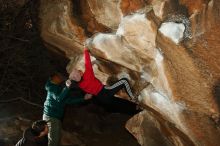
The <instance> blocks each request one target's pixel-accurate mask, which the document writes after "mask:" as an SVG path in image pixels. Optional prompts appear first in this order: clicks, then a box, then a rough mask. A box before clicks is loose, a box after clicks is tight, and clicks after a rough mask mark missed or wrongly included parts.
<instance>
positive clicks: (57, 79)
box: [50, 72, 64, 85]
mask: <svg viewBox="0 0 220 146" xmlns="http://www.w3.org/2000/svg"><path fill="white" fill-rule="evenodd" d="M50 81H51V82H52V83H54V84H57V85H59V84H61V83H62V82H63V81H64V76H63V75H62V74H61V73H59V72H54V73H53V74H51V75H50Z"/></svg>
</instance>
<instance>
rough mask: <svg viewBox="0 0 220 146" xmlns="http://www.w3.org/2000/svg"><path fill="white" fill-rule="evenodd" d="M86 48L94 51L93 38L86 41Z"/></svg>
mask: <svg viewBox="0 0 220 146" xmlns="http://www.w3.org/2000/svg"><path fill="white" fill-rule="evenodd" d="M84 48H87V49H88V50H89V51H91V50H92V39H91V38H88V39H86V41H85V47H84Z"/></svg>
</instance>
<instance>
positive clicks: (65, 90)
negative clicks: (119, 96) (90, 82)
mask: <svg viewBox="0 0 220 146" xmlns="http://www.w3.org/2000/svg"><path fill="white" fill-rule="evenodd" d="M73 86H74V83H72V82H71V81H70V80H69V79H68V80H66V81H65V79H64V77H63V76H62V75H61V74H60V73H55V74H53V75H52V76H51V77H50V79H49V80H48V81H47V83H46V90H47V97H46V101H45V102H44V110H43V120H45V121H47V125H48V127H49V133H48V146H58V145H59V142H60V135H61V120H62V118H63V115H64V107H65V105H66V104H79V103H82V102H84V101H85V100H88V99H90V98H91V96H90V95H89V94H83V93H82V92H81V91H80V90H77V91H73V92H71V91H70V90H71V89H72V87H73Z"/></svg>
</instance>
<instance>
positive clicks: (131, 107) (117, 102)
mask: <svg viewBox="0 0 220 146" xmlns="http://www.w3.org/2000/svg"><path fill="white" fill-rule="evenodd" d="M121 89H125V91H126V92H127V94H128V95H129V97H130V98H134V95H133V94H132V92H131V88H130V85H129V82H128V80H127V79H125V78H122V79H120V80H119V81H117V82H116V83H114V84H113V85H112V86H104V87H103V88H102V90H101V91H100V92H99V93H98V95H97V96H95V97H94V99H95V100H96V101H97V103H98V104H100V105H102V106H103V107H104V108H105V109H107V110H108V111H110V112H120V113H128V114H129V113H130V114H132V113H135V112H136V104H135V103H133V102H130V101H128V100H126V99H121V98H118V97H115V96H114V95H115V94H116V93H117V92H118V91H119V90H121Z"/></svg>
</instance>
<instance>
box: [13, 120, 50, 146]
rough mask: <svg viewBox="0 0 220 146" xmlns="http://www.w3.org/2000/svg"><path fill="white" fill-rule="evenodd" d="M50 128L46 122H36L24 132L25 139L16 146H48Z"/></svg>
mask: <svg viewBox="0 0 220 146" xmlns="http://www.w3.org/2000/svg"><path fill="white" fill-rule="evenodd" d="M47 134H48V126H47V122H46V121H44V120H39V121H35V122H34V123H33V124H32V126H31V127H30V128H27V129H26V130H25V131H24V134H23V138H22V139H20V140H19V141H18V142H17V144H16V145H15V146H47V143H48V139H47Z"/></svg>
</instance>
